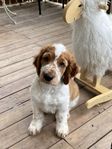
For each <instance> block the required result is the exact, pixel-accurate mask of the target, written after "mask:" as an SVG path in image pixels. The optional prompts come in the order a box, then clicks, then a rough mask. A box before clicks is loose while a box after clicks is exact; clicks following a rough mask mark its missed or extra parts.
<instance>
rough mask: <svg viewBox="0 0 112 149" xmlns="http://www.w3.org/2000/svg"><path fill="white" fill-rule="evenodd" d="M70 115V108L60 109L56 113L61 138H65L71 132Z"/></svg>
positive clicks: (57, 130) (57, 127) (58, 132)
mask: <svg viewBox="0 0 112 149" xmlns="http://www.w3.org/2000/svg"><path fill="white" fill-rule="evenodd" d="M68 115H69V110H64V111H63V110H59V111H58V112H57V113H56V133H57V135H58V136H59V137H61V138H64V137H65V136H66V135H67V134H68V133H69V128H68V122H67V119H68Z"/></svg>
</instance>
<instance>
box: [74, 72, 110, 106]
mask: <svg viewBox="0 0 112 149" xmlns="http://www.w3.org/2000/svg"><path fill="white" fill-rule="evenodd" d="M80 76H81V74H78V75H77V76H76V80H77V81H78V82H79V84H81V85H84V86H85V87H86V88H87V89H88V90H90V91H91V92H92V93H94V94H96V96H95V97H93V98H91V99H89V100H88V101H87V102H86V106H87V108H88V109H90V108H92V107H93V106H95V105H98V104H100V103H104V102H106V101H109V100H111V99H112V90H110V89H108V88H106V87H105V86H103V85H101V84H100V82H101V78H98V77H96V76H94V77H93V82H91V81H90V80H89V79H85V78H82V77H80Z"/></svg>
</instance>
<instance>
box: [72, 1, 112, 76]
mask: <svg viewBox="0 0 112 149" xmlns="http://www.w3.org/2000/svg"><path fill="white" fill-rule="evenodd" d="M102 1H103V2H105V0H82V3H83V5H84V8H83V13H82V16H81V17H80V19H79V20H77V21H76V22H74V23H73V49H74V51H75V55H76V59H77V61H78V63H79V65H80V66H81V68H82V69H86V70H87V72H88V73H92V75H97V76H103V75H104V73H105V71H106V70H107V69H112V19H110V17H111V16H110V15H108V14H106V12H105V11H102V10H100V9H99V7H98V5H99V3H100V2H102Z"/></svg>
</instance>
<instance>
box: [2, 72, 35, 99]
mask: <svg viewBox="0 0 112 149" xmlns="http://www.w3.org/2000/svg"><path fill="white" fill-rule="evenodd" d="M34 77H35V75H34V74H33V75H31V76H27V77H25V78H22V79H20V80H18V81H16V82H13V83H11V84H8V85H6V86H4V87H2V88H0V99H2V98H4V97H6V96H9V95H11V94H13V93H15V92H17V91H19V90H22V89H24V88H26V87H29V86H30V85H31V82H32V80H33V78H34Z"/></svg>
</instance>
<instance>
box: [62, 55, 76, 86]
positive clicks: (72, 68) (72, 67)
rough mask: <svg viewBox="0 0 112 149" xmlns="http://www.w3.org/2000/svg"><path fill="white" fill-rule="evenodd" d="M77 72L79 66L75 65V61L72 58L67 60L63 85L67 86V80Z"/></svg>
mask: <svg viewBox="0 0 112 149" xmlns="http://www.w3.org/2000/svg"><path fill="white" fill-rule="evenodd" d="M78 72H79V66H78V65H77V64H76V62H75V59H74V58H73V57H72V58H70V59H69V60H68V66H67V68H66V70H65V73H64V75H63V82H64V84H68V83H69V80H70V79H71V78H73V77H75V75H76V74H77V73H78Z"/></svg>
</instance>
